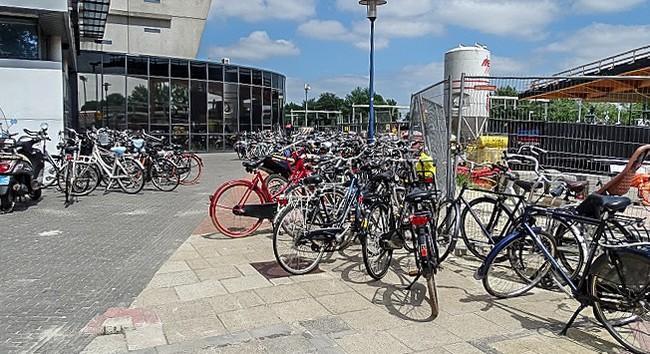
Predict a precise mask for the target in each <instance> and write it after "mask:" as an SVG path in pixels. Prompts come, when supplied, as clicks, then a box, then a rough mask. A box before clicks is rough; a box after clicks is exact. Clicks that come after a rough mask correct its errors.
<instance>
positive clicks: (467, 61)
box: [445, 44, 491, 141]
mask: <svg viewBox="0 0 650 354" xmlns="http://www.w3.org/2000/svg"><path fill="white" fill-rule="evenodd" d="M463 74H465V76H466V77H467V76H490V51H489V50H488V49H487V47H485V46H483V45H480V44H476V45H474V46H467V47H466V46H463V45H459V46H458V47H457V48H454V49H451V50H449V51H448V52H446V53H445V78H451V82H452V102H453V111H452V112H453V116H454V122H453V124H452V127H453V129H454V130H453V132H454V134H457V129H458V128H457V127H458V125H457V120H458V108H459V107H458V106H459V103H460V92H461V89H460V87H461V77H462V75H463ZM489 85H490V80H489V79H487V78H473V79H466V80H465V85H464V88H463V94H464V95H463V96H464V98H463V119H464V120H465V121H466V122H468V124H467V125H465V124H463V125H462V131H461V137H462V138H463V140H465V141H466V140H470V139H473V138H476V137H477V136H478V135H480V133H481V132H480V130H481V127H482V126H483V123H484V122H485V120H486V119H487V118H488V117H489V114H490V103H489V96H490V93H491V91H490V90H489ZM486 88H487V89H486Z"/></svg>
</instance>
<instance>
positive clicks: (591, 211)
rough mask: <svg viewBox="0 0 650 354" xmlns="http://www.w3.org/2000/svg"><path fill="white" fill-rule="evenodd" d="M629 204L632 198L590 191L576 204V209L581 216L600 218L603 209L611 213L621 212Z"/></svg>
mask: <svg viewBox="0 0 650 354" xmlns="http://www.w3.org/2000/svg"><path fill="white" fill-rule="evenodd" d="M631 204H632V200H630V198H628V197H619V196H611V195H601V194H597V193H592V194H590V195H589V196H588V197H587V199H585V200H584V201H583V202H582V203H580V205H578V207H577V208H576V210H577V212H578V214H580V215H582V216H586V217H590V218H598V219H600V217H601V214H602V213H603V211H609V212H611V213H616V212H621V211H624V210H625V209H626V208H627V207H628V206H630V205H631Z"/></svg>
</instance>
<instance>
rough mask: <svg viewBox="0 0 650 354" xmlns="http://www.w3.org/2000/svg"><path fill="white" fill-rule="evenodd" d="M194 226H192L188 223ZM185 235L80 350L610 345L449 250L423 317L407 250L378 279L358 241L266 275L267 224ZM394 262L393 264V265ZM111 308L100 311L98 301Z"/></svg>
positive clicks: (560, 305) (544, 298) (554, 301)
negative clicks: (487, 286) (299, 269)
mask: <svg viewBox="0 0 650 354" xmlns="http://www.w3.org/2000/svg"><path fill="white" fill-rule="evenodd" d="M199 233H203V232H199ZM211 237H212V238H205V237H202V236H199V235H193V236H191V237H190V238H189V239H188V240H187V241H186V242H185V243H184V244H183V245H182V246H181V247H180V248H179V249H178V250H177V251H176V252H175V253H174V255H173V256H172V257H170V258H169V260H168V261H167V262H166V263H165V264H164V265H163V266H162V267H161V268H160V270H159V271H158V272H157V273H156V275H155V276H154V277H153V279H152V280H151V282H150V283H149V285H148V286H147V288H146V289H145V290H144V291H143V292H142V293H141V294H140V295H139V296H138V297H137V299H136V300H135V301H134V302H133V304H131V306H130V309H115V310H114V311H112V312H111V313H107V314H106V315H105V316H103V317H101V318H99V319H98V320H97V321H95V322H94V323H92V324H89V326H88V327H87V328H86V330H87V331H94V332H95V333H100V332H102V331H104V329H105V327H107V326H108V327H110V328H109V329H112V330H114V331H117V332H120V333H117V334H111V335H99V336H97V337H96V338H95V339H94V340H93V341H92V342H91V344H90V345H89V346H88V347H87V348H86V350H85V352H86V353H121V352H127V351H137V352H142V353H195V352H196V353H204V352H205V353H263V352H264V353H305V352H322V353H380V352H386V353H409V352H430V353H518V354H519V353H540V354H542V353H553V354H561V353H592V352H608V353H612V352H620V351H621V349H620V347H619V346H618V345H617V343H615V341H614V340H613V339H612V338H611V337H610V336H609V334H608V333H607V332H606V331H604V330H603V329H601V328H600V327H599V326H598V325H597V324H596V323H595V320H594V319H593V318H592V314H591V311H589V310H587V311H584V312H583V315H588V316H589V317H579V318H578V320H577V321H576V324H575V325H574V327H573V329H572V330H570V331H569V338H563V337H558V336H556V333H557V332H559V330H560V329H561V328H562V327H563V325H564V323H565V321H567V320H568V318H569V317H570V316H571V314H572V313H573V311H574V310H575V309H576V308H577V303H575V302H574V301H573V300H565V297H564V296H563V295H562V294H558V293H552V292H548V291H543V290H537V291H535V292H534V293H533V294H532V295H530V296H526V297H521V298H515V299H509V300H496V299H493V298H492V297H491V296H489V295H488V294H487V293H486V292H485V290H484V289H483V287H482V286H481V284H480V282H478V281H476V280H474V279H473V277H472V274H473V272H474V270H475V269H476V267H477V263H476V262H471V261H467V260H465V259H462V258H459V257H453V256H452V257H451V259H449V260H448V261H446V264H445V268H444V269H443V270H442V272H441V273H439V275H438V276H437V278H436V279H437V285H438V297H439V300H440V309H441V313H440V315H439V317H438V318H436V319H435V320H433V321H431V320H430V315H431V310H430V308H429V306H428V304H427V303H426V301H424V296H425V294H426V286H425V285H424V283H423V282H420V283H419V284H417V285H416V286H415V287H414V288H413V290H412V291H405V290H402V288H403V287H404V285H405V284H408V282H409V281H410V278H409V277H408V276H406V275H404V274H403V273H401V271H399V269H400V268H401V269H408V268H409V262H411V256H408V255H406V254H396V255H395V259H396V261H397V262H399V265H400V267H393V270H392V271H391V272H390V273H389V274H387V275H386V277H385V279H384V280H383V281H382V282H376V281H371V279H370V277H368V276H367V275H366V273H365V269H364V267H363V260H362V259H361V251H360V247H358V246H353V247H351V248H350V249H348V250H346V251H344V252H343V253H341V254H335V255H333V256H332V257H330V258H328V259H325V260H324V261H323V263H322V264H321V269H322V270H323V271H324V272H322V273H316V274H309V275H304V276H290V277H280V278H271V279H267V278H266V277H265V276H263V275H261V274H260V273H259V272H258V271H257V270H256V269H255V268H254V267H253V266H252V265H251V263H258V262H264V261H274V257H273V250H272V245H271V239H270V235H269V234H261V235H255V236H253V237H249V238H244V239H226V238H224V237H223V236H211ZM395 269H397V270H398V272H395V271H394V270H395ZM109 312H110V311H109Z"/></svg>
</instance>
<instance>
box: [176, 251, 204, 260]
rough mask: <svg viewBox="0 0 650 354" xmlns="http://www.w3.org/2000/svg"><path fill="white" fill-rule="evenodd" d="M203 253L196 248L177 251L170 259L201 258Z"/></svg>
mask: <svg viewBox="0 0 650 354" xmlns="http://www.w3.org/2000/svg"><path fill="white" fill-rule="evenodd" d="M199 258H201V255H200V254H199V253H198V252H196V251H195V250H191V251H177V252H176V253H174V254H173V255H172V256H171V257H170V258H169V259H170V260H172V261H185V260H189V259H199Z"/></svg>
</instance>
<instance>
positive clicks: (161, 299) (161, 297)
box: [137, 288, 179, 307]
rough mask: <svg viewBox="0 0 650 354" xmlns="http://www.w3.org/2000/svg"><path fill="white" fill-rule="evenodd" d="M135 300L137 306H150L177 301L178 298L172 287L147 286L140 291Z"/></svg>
mask: <svg viewBox="0 0 650 354" xmlns="http://www.w3.org/2000/svg"><path fill="white" fill-rule="evenodd" d="M137 301H138V306H139V307H150V306H155V305H162V304H169V303H172V302H178V301H179V299H178V295H177V294H176V290H174V288H149V289H145V290H144V291H142V293H141V294H140V296H138V299H137Z"/></svg>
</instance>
